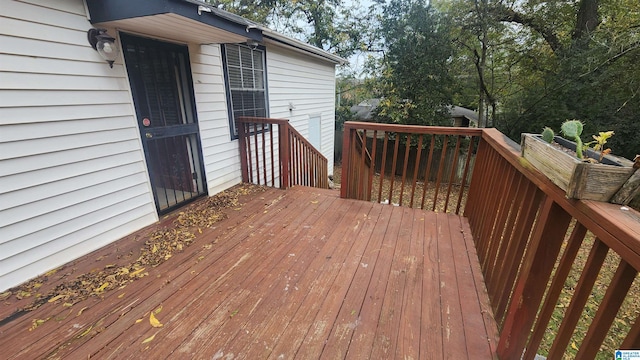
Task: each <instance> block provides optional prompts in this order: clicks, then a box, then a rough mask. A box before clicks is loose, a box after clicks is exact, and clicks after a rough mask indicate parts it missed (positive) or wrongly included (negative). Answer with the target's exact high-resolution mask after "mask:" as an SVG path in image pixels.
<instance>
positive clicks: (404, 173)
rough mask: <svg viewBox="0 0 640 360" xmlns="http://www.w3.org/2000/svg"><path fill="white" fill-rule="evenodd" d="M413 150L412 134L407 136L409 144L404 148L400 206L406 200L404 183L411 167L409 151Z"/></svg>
mask: <svg viewBox="0 0 640 360" xmlns="http://www.w3.org/2000/svg"><path fill="white" fill-rule="evenodd" d="M410 149H411V134H407V143H406V144H405V147H404V163H403V165H402V185H400V204H399V205H400V206H402V200H403V198H404V182H405V180H406V178H407V167H408V166H409V150H410Z"/></svg>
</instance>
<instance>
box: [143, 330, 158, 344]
mask: <svg viewBox="0 0 640 360" xmlns="http://www.w3.org/2000/svg"><path fill="white" fill-rule="evenodd" d="M156 334H157V333H156ZM156 334H153V335H151V336H149V337H148V338H146V339H144V341H142V343H143V344H146V343H148V342H152V341H153V339H155V337H156Z"/></svg>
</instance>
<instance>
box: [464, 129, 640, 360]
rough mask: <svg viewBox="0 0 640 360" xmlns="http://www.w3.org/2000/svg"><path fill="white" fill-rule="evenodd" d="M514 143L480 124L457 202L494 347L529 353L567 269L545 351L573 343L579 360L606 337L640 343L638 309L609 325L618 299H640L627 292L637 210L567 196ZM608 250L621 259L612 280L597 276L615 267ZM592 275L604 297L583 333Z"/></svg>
mask: <svg viewBox="0 0 640 360" xmlns="http://www.w3.org/2000/svg"><path fill="white" fill-rule="evenodd" d="M518 147H519V146H518V144H515V143H513V142H512V141H511V140H509V139H508V138H507V137H506V136H504V135H503V134H502V133H500V132H499V131H497V130H495V129H485V130H483V134H482V141H481V143H480V148H479V149H478V163H477V164H476V166H477V167H476V172H475V174H474V178H473V180H472V184H471V186H470V190H469V198H468V201H467V205H466V209H465V216H467V217H468V218H469V224H470V227H471V231H472V234H473V237H474V241H475V242H476V248H477V253H478V257H479V260H480V263H481V265H482V270H483V273H484V276H485V284H486V286H487V290H488V293H489V298H490V299H491V303H492V306H493V310H494V315H495V317H496V320H497V322H498V325H499V327H500V338H499V341H498V344H497V353H498V355H499V356H500V358H503V359H516V358H517V359H519V358H521V357H522V355H523V352H524V356H523V358H524V359H533V358H534V357H535V355H536V353H537V352H538V351H539V350H540V345H541V344H542V342H543V338H544V334H545V331H547V328H548V325H549V322H550V320H551V317H552V315H553V314H554V313H556V314H557V313H561V312H562V310H563V309H564V308H563V307H564V306H566V304H564V305H562V306H560V300H559V299H560V297H561V295H562V294H563V292H566V290H565V289H564V285H565V283H566V281H567V277H568V275H569V273H570V272H572V271H573V272H577V273H578V274H580V279H579V281H578V282H577V284H576V285H575V286H574V287H575V289H574V292H573V295H570V294H567V295H566V296H568V297H570V298H571V302H570V303H569V305H568V306H567V307H566V310H565V311H564V314H563V315H561V320H562V321H561V324H560V326H559V328H558V330H557V334H555V339H554V340H553V341H551V342H550V344H547V345H548V348H545V349H543V352H548V357H549V358H559V357H561V356H562V355H563V354H564V353H565V352H566V351H573V350H572V349H571V348H570V347H568V345H569V343H572V344H573V345H574V346H576V345H575V344H576V343H577V344H579V345H578V346H576V348H579V349H578V350H577V351H576V353H575V354H574V355H575V356H576V357H577V358H593V357H595V355H596V354H597V353H598V351H599V349H600V346H601V344H602V343H603V341H605V339H607V341H608V342H610V343H613V345H612V344H609V346H613V347H614V348H622V349H630V348H638V347H640V316H638V315H637V314H636V315H635V318H634V319H623V320H622V321H623V322H629V323H631V322H633V324H632V325H630V326H629V327H628V328H627V329H626V330H624V331H623V332H622V333H621V332H620V331H619V330H618V331H616V332H617V334H613V335H612V334H611V333H610V328H611V326H612V324H613V322H614V321H615V319H616V317H617V316H618V311H619V308H620V306H621V305H622V303H623V301H625V299H626V300H627V301H633V300H635V302H636V303H637V302H638V301H640V294H639V293H637V292H633V291H630V290H629V289H630V288H631V286H632V285H633V284H634V279H635V277H636V274H637V272H638V269H640V213H638V212H636V211H634V210H630V209H625V208H621V206H620V205H613V204H608V203H603V202H597V201H581V200H572V199H567V198H566V197H565V193H564V191H562V190H561V189H560V188H559V187H557V186H556V185H554V184H553V183H552V182H551V181H550V180H549V179H548V178H547V177H546V176H544V175H543V174H542V173H540V172H539V171H538V170H536V169H535V168H533V167H532V166H531V164H529V162H528V161H526V160H525V159H524V158H522V157H520V150H519V148H518ZM588 232H590V233H591V234H592V235H591V236H590V235H587V233H588ZM591 239H593V240H591ZM563 244H564V246H565V249H564V250H563V249H562V245H563ZM581 248H582V249H583V250H580V249H581ZM578 251H584V252H585V253H587V252H588V253H589V257H588V259H587V260H586V264H585V265H584V266H583V267H582V265H578V264H577V262H576V256H577V254H578ZM610 252H613V253H615V254H616V255H609V256H614V257H616V258H619V260H618V261H617V263H618V264H617V269H616V270H615V274H614V275H613V277H612V278H611V279H610V280H607V279H606V278H603V277H600V278H599V274H600V272H602V271H604V270H605V269H606V270H607V271H609V268H611V269H610V270H611V271H613V267H615V266H614V265H615V264H612V265H611V264H610V265H607V264H606V263H605V257H606V256H607V254H608V253H610ZM554 268H555V271H553V269H554ZM597 281H604V283H603V284H601V286H607V291H606V293H605V295H604V298H603V299H602V300H601V301H600V300H599V303H597V304H592V305H591V306H590V307H591V308H594V307H595V308H596V309H597V310H596V312H595V315H592V316H593V320H592V321H591V324H590V326H589V328H588V330H587V332H586V333H579V332H577V333H576V334H574V331H575V329H576V325H577V324H578V321H579V319H580V318H581V317H582V316H584V315H583V312H584V311H585V308H586V305H587V303H588V302H589V301H594V300H593V299H591V294H592V291H593V288H594V286H595V284H596V282H597ZM635 289H636V291H637V290H638V289H637V286H636V288H635ZM596 302H598V301H596ZM609 355H610V354H609Z"/></svg>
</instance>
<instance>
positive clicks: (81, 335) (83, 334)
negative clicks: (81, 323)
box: [78, 325, 93, 338]
mask: <svg viewBox="0 0 640 360" xmlns="http://www.w3.org/2000/svg"><path fill="white" fill-rule="evenodd" d="M91 329H93V325H91V326H89V328H88V329H87V330H85V331H84V332H83V333H82V334H80V336H78V337H79V338H81V337H83V336H85V335H87V334H88V333H89V332H91Z"/></svg>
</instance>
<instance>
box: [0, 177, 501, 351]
mask: <svg viewBox="0 0 640 360" xmlns="http://www.w3.org/2000/svg"><path fill="white" fill-rule="evenodd" d="M229 212H230V215H229V218H228V219H226V220H223V221H221V222H219V223H217V224H216V225H215V226H216V227H215V229H208V230H205V231H203V233H202V234H200V235H198V237H197V238H196V240H195V241H194V243H193V244H192V245H191V246H189V247H188V248H186V249H185V251H184V252H181V253H179V254H176V255H175V256H173V257H172V258H170V259H169V260H167V261H166V262H164V263H162V264H161V265H159V266H157V267H155V268H149V269H147V271H148V273H149V275H148V276H145V277H143V278H140V279H138V280H136V281H135V282H133V283H131V284H129V285H128V286H127V287H126V288H124V289H122V290H111V291H108V292H105V294H104V295H103V296H102V298H99V297H96V296H93V297H90V298H88V299H87V300H84V301H82V302H80V303H77V304H74V305H73V306H72V307H70V308H69V307H64V306H63V304H62V303H61V302H52V303H46V304H45V305H43V306H42V307H40V308H38V309H36V310H34V311H31V312H27V313H24V314H22V315H21V316H19V315H14V316H13V317H8V316H10V315H11V314H12V313H13V311H14V310H15V309H16V308H17V307H18V306H19V305H20V304H17V303H13V302H10V301H9V302H7V303H6V304H5V305H4V306H0V321H1V322H0V349H2V355H0V357H1V358H7V359H38V358H65V359H67V358H69V359H87V358H91V359H93V358H100V359H115V358H117V359H128V358H130V359H137V358H142V357H145V358H150V359H159V358H179V359H182V358H193V359H231V358H233V359H245V358H246V359H262V358H273V359H291V358H299V359H316V358H323V359H341V358H349V359H445V358H452V359H491V358H494V355H493V354H494V353H495V345H496V339H497V335H498V334H497V328H496V325H495V322H494V320H493V318H492V315H491V314H492V311H491V308H490V306H489V304H488V297H487V294H486V290H485V286H484V283H483V280H482V275H481V273H480V267H479V264H478V259H477V256H476V252H475V248H474V246H473V241H472V239H471V235H470V230H469V227H468V224H467V221H466V219H464V218H461V217H458V216H454V215H449V214H436V213H432V212H428V211H423V210H415V209H408V208H402V207H394V206H389V205H379V204H373V203H369V202H364V201H357V200H345V199H340V198H339V197H338V192H336V191H330V190H318V189H311V188H301V187H298V188H293V189H289V190H285V191H283V190H275V189H270V190H267V191H266V192H263V193H259V194H256V195H253V196H252V197H251V199H249V200H248V202H247V203H246V204H245V205H244V206H243V207H242V210H241V211H234V210H233V209H230V210H229ZM166 222H167V221H165V223H166ZM140 239H141V238H140V237H139V236H130V237H127V238H125V239H123V240H121V241H119V242H118V243H115V244H113V245H110V246H109V247H107V248H105V249H103V250H101V251H99V252H97V253H94V254H90V255H88V256H87V257H85V258H83V259H81V260H78V261H76V262H74V263H73V267H74V270H75V269H76V268H82V267H84V268H87V269H91V267H92V266H94V265H92V264H94V263H95V261H97V260H95V259H96V258H99V259H100V261H102V263H105V261H116V260H109V259H116V258H118V257H117V256H114V254H115V253H117V252H122V250H123V249H128V248H132V247H135V246H138V247H139V245H140V244H139V242H140ZM105 259H107V260H105ZM83 308H84V310H83V311H80V310H81V309H83ZM160 308H161V311H159V312H157V314H156V315H155V317H156V318H157V319H158V321H159V322H160V323H162V325H163V326H162V327H157V328H156V327H152V326H151V324H150V321H149V317H150V314H151V312H152V311H154V310H157V309H160ZM2 319H4V320H2ZM38 319H41V320H44V319H47V321H44V322H42V323H41V324H38V325H39V326H37V327H34V326H33V325H34V324H36V320H38ZM140 319H142V321H139V320H140ZM30 329H31V330H30ZM145 341H146V342H145Z"/></svg>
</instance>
